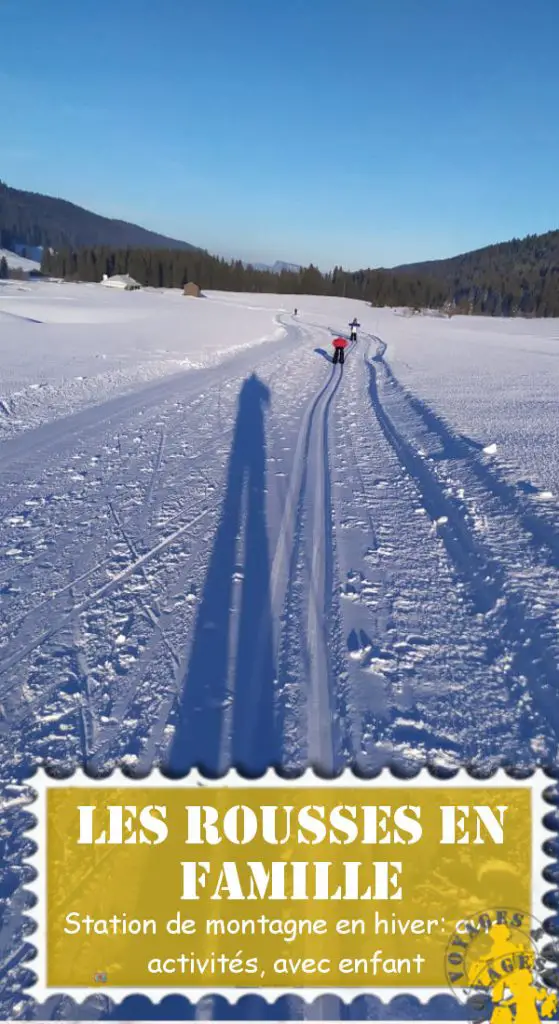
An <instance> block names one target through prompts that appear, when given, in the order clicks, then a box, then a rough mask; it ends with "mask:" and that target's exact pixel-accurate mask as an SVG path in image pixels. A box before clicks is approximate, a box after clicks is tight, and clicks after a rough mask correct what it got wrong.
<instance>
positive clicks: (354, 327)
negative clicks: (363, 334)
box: [349, 316, 361, 341]
mask: <svg viewBox="0 0 559 1024" xmlns="http://www.w3.org/2000/svg"><path fill="white" fill-rule="evenodd" d="M358 327H361V324H360V323H359V322H358V320H357V317H356V316H355V317H354V318H353V320H352V321H351V323H350V325H349V330H350V338H351V340H352V341H357V328H358Z"/></svg>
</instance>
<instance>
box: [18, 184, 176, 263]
mask: <svg viewBox="0 0 559 1024" xmlns="http://www.w3.org/2000/svg"><path fill="white" fill-rule="evenodd" d="M21 244H24V245H28V246H47V247H52V248H54V249H58V248H62V247H66V246H67V247H70V248H79V247H81V246H89V245H93V246H101V245H106V246H114V247H115V248H124V249H126V248H136V247H144V248H151V249H182V250H194V249H196V246H194V245H190V244H189V243H188V242H181V241H178V240H177V239H174V238H167V237H166V236H165V235H159V234H157V232H154V231H148V230H147V229H146V228H142V227H139V226H138V225H137V224H128V223H127V222H126V221H121V220H111V219H110V218H109V217H102V216H100V215H99V214H97V213H92V212H91V210H84V209H83V208H82V207H81V206H76V205H75V204H74V203H69V202H67V200H65V199H55V198H54V197H52V196H45V195H41V194H40V193H38V192H24V191H23V190H20V189H16V188H10V187H9V186H8V185H6V184H4V183H3V182H1V181H0V248H5V249H10V250H15V249H16V248H17V247H18V245H21Z"/></svg>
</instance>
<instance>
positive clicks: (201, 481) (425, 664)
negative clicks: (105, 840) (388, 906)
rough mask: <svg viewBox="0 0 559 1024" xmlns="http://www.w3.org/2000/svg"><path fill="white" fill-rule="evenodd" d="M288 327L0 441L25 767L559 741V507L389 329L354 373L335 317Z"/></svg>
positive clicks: (286, 765)
mask: <svg viewBox="0 0 559 1024" xmlns="http://www.w3.org/2000/svg"><path fill="white" fill-rule="evenodd" d="M283 325H284V328H285V337H284V338H282V339H281V340H276V341H274V342H270V343H268V344H266V345H263V346H261V347H260V348H259V349H258V350H257V351H255V350H248V351H243V352H241V353H240V354H237V355H236V356H234V357H232V358H230V359H229V360H227V361H225V362H223V363H221V364H220V365H218V366H217V367H214V368H212V369H211V370H205V371H195V372H189V373H185V374H180V375H174V376H173V377H170V378H167V379H165V380H163V381H160V382H158V383H157V384H152V385H148V386H145V387H143V388H141V389H138V390H136V391H134V392H132V393H131V394H127V395H124V396H122V397H120V398H117V399H112V400H110V401H109V402H107V403H105V404H104V405H101V406H94V407H93V408H89V409H85V410H84V411H83V412H80V413H77V414H75V415H73V416H70V417H67V418H64V419H61V420H55V421H54V422H51V423H47V424H46V425H44V426H42V427H38V428H36V429H34V430H30V431H27V432H25V433H22V434H20V435H18V436H16V437H15V438H13V439H12V440H10V441H8V442H5V443H4V444H3V445H2V447H1V448H0V464H1V465H2V469H3V474H4V479H5V488H4V493H3V500H2V514H3V519H2V531H3V538H5V543H4V547H3V556H2V559H1V562H0V587H2V616H3V630H2V637H1V640H0V712H1V718H0V726H1V731H0V744H2V745H5V746H4V757H5V763H6V764H9V765H10V766H11V768H12V769H13V770H14V771H18V770H22V771H23V770H24V768H26V767H28V766H29V763H30V762H31V763H37V762H40V761H41V760H46V759H48V762H49V764H50V765H51V766H53V765H55V766H56V765H60V768H61V769H63V770H65V769H68V768H70V767H71V766H72V765H74V764H77V763H81V762H83V761H85V763H86V764H87V765H88V766H89V768H90V769H91V770H93V771H97V772H105V771H109V770H111V768H112V767H114V766H115V765H117V764H122V763H124V764H125V765H127V766H128V767H129V768H130V770H132V771H134V772H137V773H139V774H142V773H144V772H147V771H149V770H150V768H151V767H152V766H153V765H154V764H160V765H162V766H163V767H168V768H169V769H170V770H171V771H172V772H175V773H176V772H178V773H182V772H183V771H187V770H188V769H189V768H190V767H192V766H193V765H194V764H200V766H201V767H203V768H204V770H206V771H207V772H209V773H211V774H221V773H223V772H225V771H227V769H228V767H230V766H231V764H236V765H237V766H238V767H240V768H241V770H243V771H245V772H246V773H247V774H250V775H258V774H260V773H261V772H263V771H264V770H265V769H266V767H267V766H268V765H269V764H270V763H271V764H274V765H276V766H277V767H279V768H280V769H281V770H282V771H285V772H287V773H290V772H299V771H302V770H303V769H304V768H305V767H306V766H307V765H308V764H311V765H312V766H313V767H314V768H315V769H316V770H318V771H320V772H324V773H326V774H331V773H332V772H337V771H339V770H340V769H341V768H342V767H343V766H344V765H345V764H351V765H352V766H353V767H355V768H357V769H359V770H363V771H374V770H376V769H377V768H378V767H379V766H380V765H381V764H385V763H387V761H389V762H392V763H396V764H399V765H403V766H404V767H406V766H408V767H412V766H416V765H417V764H419V763H425V762H426V761H429V762H430V763H434V764H437V763H438V764H440V765H448V764H452V763H453V762H456V761H458V760H463V759H464V758H466V759H467V760H468V761H469V762H470V763H471V764H477V763H479V764H484V765H488V764H489V765H492V764H495V763H500V762H502V761H503V760H504V761H505V762H506V758H507V756H508V755H510V756H511V758H512V754H513V753H514V757H515V760H516V763H518V761H519V759H521V760H523V762H524V761H525V762H526V764H529V763H532V762H534V759H536V760H537V759H538V758H539V757H540V756H541V754H542V753H543V752H544V751H549V752H551V751H552V750H554V749H555V742H556V741H555V737H556V734H557V729H558V726H559V718H558V715H557V710H556V708H557V703H556V691H557V683H558V677H557V650H556V639H555V635H556V625H557V610H556V602H555V600H554V592H556V588H557V583H558V579H557V576H558V569H559V534H558V532H557V530H556V525H555V520H554V518H553V516H552V515H550V514H549V512H548V510H547V509H543V510H542V509H541V507H540V509H538V508H537V507H536V506H535V505H534V503H530V499H529V497H528V496H526V495H525V494H524V493H523V492H522V491H521V490H517V489H515V488H514V486H513V485H512V484H511V483H510V480H507V479H505V477H504V475H503V474H502V473H501V472H500V469H499V465H498V463H497V462H496V461H495V460H492V459H491V458H489V456H487V455H485V454H484V452H483V451H482V445H481V443H479V442H476V441H473V440H471V439H468V438H464V437H462V436H459V435H457V434H455V433H454V432H453V431H452V427H451V426H449V425H448V424H447V423H445V422H444V421H443V420H442V419H441V418H440V417H439V416H438V414H437V412H436V410H434V409H433V408H430V407H429V406H428V405H426V404H425V403H424V402H422V400H421V398H420V396H417V395H413V394H410V393H409V392H408V391H407V390H406V389H405V388H404V387H403V386H402V385H401V384H400V382H399V381H398V380H397V378H396V376H395V375H394V373H393V371H392V369H391V367H390V364H389V362H388V361H387V358H386V345H385V343H384V342H383V341H382V340H381V339H380V338H375V337H373V336H368V335H365V334H362V335H361V337H360V339H359V342H358V344H357V345H356V346H353V347H350V348H349V350H348V358H347V361H346V366H345V368H341V367H338V366H333V365H332V364H331V362H330V360H329V357H328V355H327V350H329V341H330V339H331V337H332V331H333V330H334V327H332V326H331V325H328V327H326V326H321V325H318V324H316V323H310V322H309V323H304V322H298V321H295V320H294V319H293V318H291V317H289V316H285V317H284V318H283ZM216 636H217V637H218V639H217V641H216ZM208 638H209V639H208ZM54 666H56V671H54V670H53V668H54ZM236 737H240V738H236ZM236 754H237V755H238V756H236ZM239 761H240V763H239Z"/></svg>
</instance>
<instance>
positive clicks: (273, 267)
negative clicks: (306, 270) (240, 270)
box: [243, 260, 302, 274]
mask: <svg viewBox="0 0 559 1024" xmlns="http://www.w3.org/2000/svg"><path fill="white" fill-rule="evenodd" d="M243 267H252V269H253V270H267V271H269V272H271V273H272V274H281V272H282V270H286V271H287V272H288V273H290V274H298V273H299V271H300V270H301V269H302V267H301V265H300V264H299V263H283V262H282V260H276V262H275V263H251V262H250V260H243Z"/></svg>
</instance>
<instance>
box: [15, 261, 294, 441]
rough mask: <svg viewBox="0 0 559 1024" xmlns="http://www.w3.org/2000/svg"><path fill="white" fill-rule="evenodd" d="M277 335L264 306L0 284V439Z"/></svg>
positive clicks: (92, 287)
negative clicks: (139, 384)
mask: <svg viewBox="0 0 559 1024" xmlns="http://www.w3.org/2000/svg"><path fill="white" fill-rule="evenodd" d="M281 334H282V328H281V326H280V325H279V323H278V321H277V317H276V314H275V313H274V310H273V309H271V308H270V309H266V308H262V307H258V306H256V307H255V306H253V307H250V306H249V305H248V304H246V303H245V304H243V303H242V302H238V303H236V304H225V303H223V302H221V301H219V300H216V301H213V300H212V299H211V298H204V299H202V298H201V299H188V298H185V297H184V296H183V294H182V292H181V291H179V290H178V289H175V290H162V291H159V290H155V289H144V290H142V291H140V292H124V291H123V292H120V291H111V290H109V289H106V288H103V287H102V285H100V284H68V283H60V282H52V281H38V282H25V283H18V282H15V281H9V282H6V283H3V284H2V285H1V287H0V365H1V366H2V374H1V383H0V437H2V436H11V435H13V434H14V433H15V432H17V431H19V430H21V429H25V428H26V427H29V426H33V425H35V424H36V423H38V422H44V421H45V420H46V419H51V418H54V417H58V416H61V415H65V414H67V413H70V412H74V411H76V410H77V409H78V408H81V407H82V406H84V405H87V404H91V403H92V402H98V401H103V400H105V399H106V398H108V397H111V396H113V395H115V394H117V393H119V392H121V391H123V390H126V389H128V388H130V387H132V386H134V385H136V384H138V383H141V382H144V381H150V380H154V379H156V378H159V377H164V376H166V375H168V374H171V373H176V372H179V371H182V370H186V369H188V368H198V367H203V366H208V365H211V364H212V363H215V362H216V361H219V360H221V359H223V358H225V357H226V356H228V355H229V354H231V353H233V352H235V351H238V350H239V349H241V348H244V347H246V346H250V345H257V344H260V343H262V342H265V341H267V340H272V339H275V338H278V337H281Z"/></svg>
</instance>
